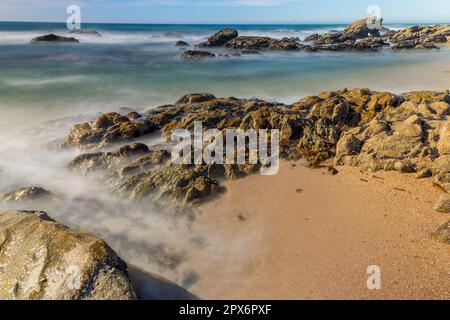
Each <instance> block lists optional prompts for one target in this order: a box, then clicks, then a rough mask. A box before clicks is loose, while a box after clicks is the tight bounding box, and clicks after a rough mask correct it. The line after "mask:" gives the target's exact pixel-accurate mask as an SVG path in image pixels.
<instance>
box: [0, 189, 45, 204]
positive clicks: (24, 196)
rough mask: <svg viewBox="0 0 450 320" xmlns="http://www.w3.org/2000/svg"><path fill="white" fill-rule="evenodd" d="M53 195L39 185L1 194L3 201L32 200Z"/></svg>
mask: <svg viewBox="0 0 450 320" xmlns="http://www.w3.org/2000/svg"><path fill="white" fill-rule="evenodd" d="M52 197H53V195H52V193H51V192H50V191H48V190H45V189H43V188H40V187H28V188H22V189H19V190H16V191H13V192H10V193H7V194H5V195H4V196H3V201H5V202H13V201H14V202H15V201H33V200H42V199H44V200H45V199H49V198H52Z"/></svg>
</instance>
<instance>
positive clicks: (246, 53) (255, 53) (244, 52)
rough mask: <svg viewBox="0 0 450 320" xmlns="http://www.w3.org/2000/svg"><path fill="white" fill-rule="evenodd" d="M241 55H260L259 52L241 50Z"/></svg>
mask: <svg viewBox="0 0 450 320" xmlns="http://www.w3.org/2000/svg"><path fill="white" fill-rule="evenodd" d="M241 54H242V55H260V54H261V52H259V51H257V50H242V51H241Z"/></svg>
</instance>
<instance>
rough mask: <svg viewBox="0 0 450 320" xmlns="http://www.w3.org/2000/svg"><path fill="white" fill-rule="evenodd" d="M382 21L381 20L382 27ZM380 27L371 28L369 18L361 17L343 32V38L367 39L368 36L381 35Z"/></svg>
mask: <svg viewBox="0 0 450 320" xmlns="http://www.w3.org/2000/svg"><path fill="white" fill-rule="evenodd" d="M381 24H382V21H381V22H380V27H381ZM379 36H380V29H376V28H373V29H371V28H369V24H368V19H367V18H366V19H361V20H358V21H355V22H353V23H352V24H350V25H349V26H348V27H347V28H345V30H344V31H343V32H342V34H341V38H342V39H345V40H348V39H353V40H358V39H365V38H368V37H379Z"/></svg>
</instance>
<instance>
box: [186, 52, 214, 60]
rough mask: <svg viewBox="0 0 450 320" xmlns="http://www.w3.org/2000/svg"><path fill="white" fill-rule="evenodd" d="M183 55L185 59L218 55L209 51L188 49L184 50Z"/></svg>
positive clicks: (198, 58)
mask: <svg viewBox="0 0 450 320" xmlns="http://www.w3.org/2000/svg"><path fill="white" fill-rule="evenodd" d="M181 57H182V58H183V59H185V60H200V59H208V58H215V57H216V55H215V54H214V53H212V52H209V51H200V50H187V51H185V52H183V54H182V55H181Z"/></svg>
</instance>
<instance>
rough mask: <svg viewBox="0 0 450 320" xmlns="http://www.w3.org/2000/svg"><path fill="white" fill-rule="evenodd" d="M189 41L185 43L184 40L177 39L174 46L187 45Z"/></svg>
mask: <svg viewBox="0 0 450 320" xmlns="http://www.w3.org/2000/svg"><path fill="white" fill-rule="evenodd" d="M189 46H190V45H189V43H187V42H186V41H177V42H176V43H175V47H189Z"/></svg>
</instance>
